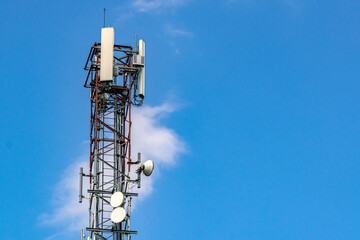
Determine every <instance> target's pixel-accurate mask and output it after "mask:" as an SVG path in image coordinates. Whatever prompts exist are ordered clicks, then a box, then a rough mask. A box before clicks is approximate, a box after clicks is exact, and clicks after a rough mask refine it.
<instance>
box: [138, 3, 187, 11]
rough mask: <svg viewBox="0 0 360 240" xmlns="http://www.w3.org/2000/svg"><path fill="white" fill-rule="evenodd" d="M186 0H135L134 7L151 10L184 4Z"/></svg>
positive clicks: (140, 9)
mask: <svg viewBox="0 0 360 240" xmlns="http://www.w3.org/2000/svg"><path fill="white" fill-rule="evenodd" d="M184 3H185V0H135V1H134V2H133V3H132V7H133V8H134V9H135V10H137V11H139V12H149V11H153V10H161V9H166V8H175V7H178V6H180V5H183V4H184Z"/></svg>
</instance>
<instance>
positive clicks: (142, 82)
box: [139, 39, 145, 98]
mask: <svg viewBox="0 0 360 240" xmlns="http://www.w3.org/2000/svg"><path fill="white" fill-rule="evenodd" d="M139 55H140V56H141V57H144V59H143V63H144V65H143V67H142V68H141V69H140V72H139V95H140V96H141V97H142V98H144V97H145V42H144V40H142V39H140V40H139Z"/></svg>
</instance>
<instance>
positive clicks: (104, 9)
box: [104, 8, 106, 27]
mask: <svg viewBox="0 0 360 240" xmlns="http://www.w3.org/2000/svg"><path fill="white" fill-rule="evenodd" d="M105 10H106V9H105V8H104V27H105Z"/></svg>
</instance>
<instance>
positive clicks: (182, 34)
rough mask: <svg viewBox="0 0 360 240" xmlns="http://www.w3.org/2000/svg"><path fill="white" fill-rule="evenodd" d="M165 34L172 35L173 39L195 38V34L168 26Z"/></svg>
mask: <svg viewBox="0 0 360 240" xmlns="http://www.w3.org/2000/svg"><path fill="white" fill-rule="evenodd" d="M165 32H166V33H167V34H170V35H171V36H172V37H193V36H194V34H193V33H192V32H189V31H186V30H184V29H180V28H177V27H174V26H173V25H166V27H165Z"/></svg>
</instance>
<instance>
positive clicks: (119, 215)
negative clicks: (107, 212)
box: [110, 207, 126, 223]
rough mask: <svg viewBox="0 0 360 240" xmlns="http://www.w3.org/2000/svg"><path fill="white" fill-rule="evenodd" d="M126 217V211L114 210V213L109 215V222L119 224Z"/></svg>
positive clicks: (120, 208) (122, 209) (119, 208)
mask: <svg viewBox="0 0 360 240" xmlns="http://www.w3.org/2000/svg"><path fill="white" fill-rule="evenodd" d="M125 217H126V211H125V209H124V208H122V207H118V208H115V209H114V211H112V213H111V216H110V218H111V221H113V222H114V223H120V222H122V221H124V220H125Z"/></svg>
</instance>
